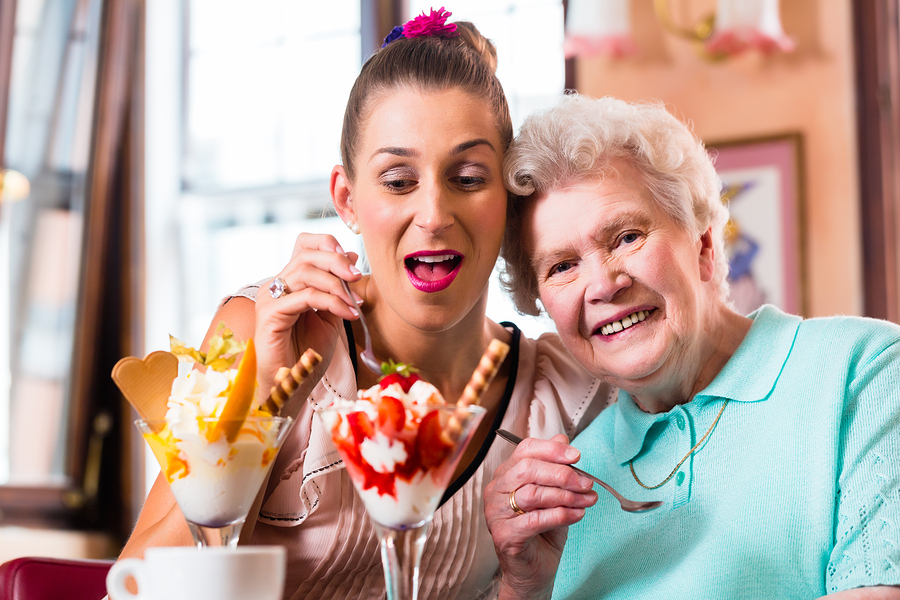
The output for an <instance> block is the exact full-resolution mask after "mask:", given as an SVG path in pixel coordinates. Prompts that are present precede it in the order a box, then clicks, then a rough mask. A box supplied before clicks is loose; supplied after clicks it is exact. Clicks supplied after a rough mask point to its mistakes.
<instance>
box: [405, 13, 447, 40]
mask: <svg viewBox="0 0 900 600" xmlns="http://www.w3.org/2000/svg"><path fill="white" fill-rule="evenodd" d="M452 14H453V13H451V12H449V11H446V10H444V7H443V6H442V7H440V8H439V9H437V10H434V9H433V8H432V9H431V14H428V15H426V14H425V12H424V11H423V12H422V14H421V15H419V16H418V17H416V18H415V19H412V20H411V21H408V22H407V23H406V25H404V26H403V35H404V36H405V37H408V38H414V37H423V36H430V35H431V36H437V37H455V36H457V35H459V33H457V31H456V23H450V24H449V25H448V24H447V18H448V17H449V16H450V15H452Z"/></svg>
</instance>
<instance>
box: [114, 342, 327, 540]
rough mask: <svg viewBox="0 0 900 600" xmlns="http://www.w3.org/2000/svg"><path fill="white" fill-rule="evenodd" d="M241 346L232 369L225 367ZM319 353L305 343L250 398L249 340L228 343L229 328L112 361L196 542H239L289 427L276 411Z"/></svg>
mask: <svg viewBox="0 0 900 600" xmlns="http://www.w3.org/2000/svg"><path fill="white" fill-rule="evenodd" d="M241 352H243V358H242V360H241V363H240V367H239V368H238V369H232V368H230V367H231V364H232V362H233V360H234V358H235V356H236V355H237V354H238V353H241ZM177 357H181V358H182V360H181V361H179V359H178V358H177ZM319 360H321V357H320V356H319V355H318V354H316V353H315V352H314V351H312V350H307V352H306V353H304V355H303V356H302V357H301V359H300V361H298V363H297V365H295V366H294V368H293V369H287V368H284V369H282V370H281V371H279V374H278V376H277V377H276V387H275V388H273V390H272V394H271V395H270V397H269V398H268V399H267V400H266V401H265V402H259V401H258V400H257V397H256V396H257V395H256V387H257V385H256V352H255V349H254V346H253V340H252V339H251V340H248V341H247V342H246V343H239V342H236V341H235V340H234V339H233V337H232V334H231V332H230V331H228V330H225V331H224V332H223V334H222V335H221V336H219V335H217V336H214V337H213V338H212V340H211V341H210V350H209V352H207V353H201V352H198V351H196V350H194V349H193V348H188V347H186V346H185V345H184V344H183V343H181V342H179V341H178V340H175V339H174V338H172V351H171V352H155V353H152V354H150V355H149V356H148V357H147V358H146V359H144V360H143V361H140V360H138V359H135V358H131V357H129V358H127V359H122V360H121V361H119V364H117V365H116V368H115V369H114V370H113V379H115V380H116V383H117V384H118V385H119V388H120V389H121V390H122V392H123V393H124V394H125V396H126V397H127V398H128V400H129V401H130V402H131V404H132V405H133V406H134V407H135V409H136V410H137V411H138V413H139V414H140V415H141V416H142V417H143V418H141V419H139V420H137V421H135V425H136V426H137V427H138V429H139V430H140V432H141V434H142V435H143V436H144V439H145V440H147V443H148V444H149V446H150V449H151V450H152V451H153V454H154V456H155V457H156V459H157V461H159V465H160V468H161V469H162V473H163V475H164V476H165V478H166V481H167V482H168V483H169V486H170V488H171V490H172V495H173V496H174V497H175V501H176V502H177V503H178V506H179V508H180V509H181V512H182V513H183V515H184V518H185V520H186V521H187V523H188V526H189V528H190V530H191V534H192V535H193V537H194V542H195V543H196V544H197V545H198V546H200V547H203V546H226V547H231V548H234V547H236V546H237V543H238V538H239V536H240V532H241V527H242V526H243V524H244V521H245V520H246V519H247V515H248V514H249V512H250V508H251V506H252V505H253V502H254V500H255V499H256V496H257V494H258V493H259V490H260V488H261V487H262V485H263V482H264V481H265V479H266V476H267V475H268V472H269V469H270V468H271V466H272V464H273V462H274V460H275V457H276V455H277V454H278V450H279V449H280V448H281V445H282V443H283V442H284V440H285V438H286V437H287V433H288V430H289V429H290V424H291V419H290V418H288V417H280V416H278V412H279V411H280V409H281V406H282V405H283V404H284V401H285V400H286V398H287V397H289V396H290V392H291V391H293V389H296V386H297V384H298V383H299V380H300V379H302V378H303V377H304V376H305V375H306V374H308V373H309V371H310V370H312V368H313V367H314V366H315V364H316V363H318V361H319ZM198 364H199V365H200V366H204V367H206V368H205V370H202V369H200V368H196V367H197V366H198Z"/></svg>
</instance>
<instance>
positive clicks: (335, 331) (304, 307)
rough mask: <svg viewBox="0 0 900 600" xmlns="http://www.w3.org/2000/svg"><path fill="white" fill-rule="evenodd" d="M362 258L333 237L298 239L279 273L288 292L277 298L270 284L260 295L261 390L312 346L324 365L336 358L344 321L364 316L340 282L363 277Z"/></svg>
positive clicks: (258, 308)
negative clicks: (289, 257)
mask: <svg viewBox="0 0 900 600" xmlns="http://www.w3.org/2000/svg"><path fill="white" fill-rule="evenodd" d="M356 260H357V255H356V254H354V253H352V252H350V253H345V252H344V251H343V249H342V248H341V247H340V245H339V244H338V241H337V240H336V239H335V238H334V237H333V236H331V235H325V234H309V233H303V234H300V235H299V236H298V237H297V241H296V243H295V244H294V250H293V253H292V255H291V260H290V262H289V263H288V264H287V265H286V266H285V267H284V268H283V269H282V270H281V272H280V273H279V274H278V278H280V279H281V281H282V282H283V283H284V288H285V289H284V292H283V293H282V294H281V295H280V296H279V297H277V298H276V297H274V296H273V294H272V293H271V292H270V291H269V289H268V286H269V283H266V284H265V285H264V286H262V287H261V288H260V290H259V293H258V294H257V300H256V332H255V336H254V338H255V339H254V341H255V342H256V348H257V356H258V361H259V367H258V377H257V379H258V381H259V384H260V388H261V389H264V390H268V389H269V388H270V387H271V385H272V384H273V382H274V376H275V373H276V371H277V370H278V369H279V368H280V367H282V366H287V367H290V366H292V365H293V364H294V363H295V362H296V361H297V360H298V359H299V358H300V355H301V354H302V353H303V352H304V351H305V350H306V349H307V348H312V349H313V350H315V351H316V352H318V353H319V354H321V355H322V358H323V360H322V365H323V366H324V365H328V363H329V362H331V357H332V355H333V353H334V348H335V345H336V343H337V339H338V336H339V335H340V331H341V327H342V326H341V319H348V320H354V319H356V318H357V316H358V308H357V304H356V299H355V298H349V297H347V294H346V293H345V292H344V289H343V287H342V285H341V281H340V280H341V279H344V280H347V281H356V280H358V279H360V273H359V270H357V269H356V267H355V266H354V263H355V262H356ZM276 295H278V294H276ZM286 410H288V407H286Z"/></svg>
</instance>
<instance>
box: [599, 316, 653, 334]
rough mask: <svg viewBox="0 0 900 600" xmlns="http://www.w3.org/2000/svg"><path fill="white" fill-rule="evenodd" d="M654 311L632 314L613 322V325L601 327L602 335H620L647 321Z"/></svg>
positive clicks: (608, 324)
mask: <svg viewBox="0 0 900 600" xmlns="http://www.w3.org/2000/svg"><path fill="white" fill-rule="evenodd" d="M652 312H653V311H652V310H639V311H637V312H634V313H631V314H630V315H628V316H627V317H623V318H622V319H619V320H618V321H613V322H612V323H607V324H606V325H603V326H602V327H600V335H613V334H614V333H619V332H620V331H624V330H626V329H628V328H629V327H633V326H635V325H637V324H638V323H640V322H641V321H643V320H644V319H646V318H647V317H649V316H650V314H651V313H652Z"/></svg>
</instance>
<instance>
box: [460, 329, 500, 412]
mask: <svg viewBox="0 0 900 600" xmlns="http://www.w3.org/2000/svg"><path fill="white" fill-rule="evenodd" d="M508 352H509V344H505V343H503V342H501V341H500V340H497V339H494V340H491V343H490V344H488V347H487V350H485V351H484V354H483V355H482V356H481V360H480V361H478V366H477V367H476V368H475V371H474V372H473V373H472V378H471V379H469V383H467V384H466V389H464V390H463V393H462V396H461V397H460V398H459V401H458V402H457V403H456V404H457V406H460V407H465V406H468V405H470V404H478V402H479V401H480V400H481V395H482V394H483V393H484V391H485V390H486V389H487V388H488V386H489V385H491V381H493V380H494V377H495V376H496V375H497V371H498V370H499V369H500V365H501V364H503V359H505V358H506V355H507V353H508Z"/></svg>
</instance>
